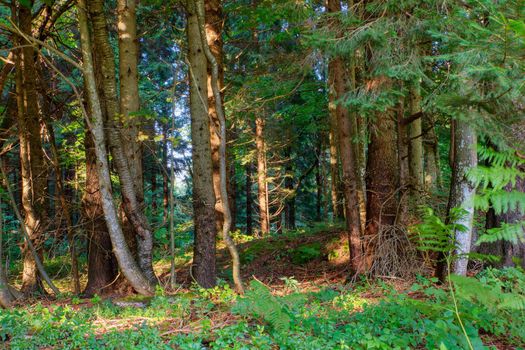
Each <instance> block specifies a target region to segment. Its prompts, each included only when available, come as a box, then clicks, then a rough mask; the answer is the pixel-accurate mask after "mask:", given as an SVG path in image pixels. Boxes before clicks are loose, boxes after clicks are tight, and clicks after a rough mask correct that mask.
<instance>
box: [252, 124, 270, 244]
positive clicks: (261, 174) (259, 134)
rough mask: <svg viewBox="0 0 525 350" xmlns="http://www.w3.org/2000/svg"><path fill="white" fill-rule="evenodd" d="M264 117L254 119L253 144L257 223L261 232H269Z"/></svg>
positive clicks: (263, 233)
mask: <svg viewBox="0 0 525 350" xmlns="http://www.w3.org/2000/svg"><path fill="white" fill-rule="evenodd" d="M264 125H265V122H264V119H262V118H260V117H258V118H257V119H256V120H255V146H256V147H257V185H258V200H259V224H260V227H261V234H262V235H266V234H268V233H269V232H270V218H269V215H268V209H269V208H268V193H267V191H268V184H267V182H266V142H265V141H264Z"/></svg>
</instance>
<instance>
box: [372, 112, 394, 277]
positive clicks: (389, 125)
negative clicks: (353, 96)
mask: <svg viewBox="0 0 525 350" xmlns="http://www.w3.org/2000/svg"><path fill="white" fill-rule="evenodd" d="M370 129H371V140H370V144H369V146H368V163H367V174H368V176H367V183H366V188H367V201H366V204H367V209H366V215H367V222H366V254H367V257H368V258H367V266H368V267H370V266H371V264H372V261H373V259H374V254H375V253H374V251H375V247H374V243H373V242H374V239H375V238H376V237H377V235H378V233H379V232H380V230H381V227H382V226H383V225H394V223H395V222H396V214H397V206H398V202H397V194H396V189H397V185H398V176H399V175H398V174H399V169H398V154H397V147H396V146H395V145H396V144H397V138H396V133H397V131H396V121H395V118H394V110H393V109H389V110H387V111H386V112H382V113H377V115H376V117H375V118H374V120H373V121H372V123H371V125H370Z"/></svg>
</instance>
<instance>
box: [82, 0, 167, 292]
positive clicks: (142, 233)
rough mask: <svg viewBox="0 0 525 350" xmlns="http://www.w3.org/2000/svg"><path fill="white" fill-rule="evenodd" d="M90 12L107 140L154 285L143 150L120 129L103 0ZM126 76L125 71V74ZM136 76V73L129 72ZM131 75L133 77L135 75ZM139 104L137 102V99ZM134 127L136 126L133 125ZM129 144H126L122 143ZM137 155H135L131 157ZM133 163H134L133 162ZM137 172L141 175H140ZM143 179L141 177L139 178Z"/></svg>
mask: <svg viewBox="0 0 525 350" xmlns="http://www.w3.org/2000/svg"><path fill="white" fill-rule="evenodd" d="M89 6H90V8H89V9H90V12H91V21H92V24H93V36H94V44H95V47H96V49H97V50H96V52H97V53H99V54H100V59H99V61H100V66H101V70H102V78H103V79H102V82H101V84H102V89H103V90H104V100H105V106H106V112H107V116H108V125H109V129H108V141H109V146H110V150H111V154H112V155H113V159H114V161H115V165H116V167H117V172H118V175H119V179H120V186H121V191H122V197H123V207H124V211H125V213H126V218H127V219H128V220H129V222H130V223H131V225H132V227H133V229H134V231H135V238H136V240H137V247H138V252H137V255H138V263H139V266H140V268H141V269H142V271H143V272H144V274H145V276H146V277H147V278H148V280H149V281H150V282H151V283H152V284H155V283H156V282H157V278H156V276H155V272H154V271H153V257H152V250H153V236H152V233H151V229H150V227H149V224H148V220H147V218H146V216H145V214H144V211H143V208H142V205H141V200H143V198H141V196H140V195H139V193H141V191H140V190H139V191H138V190H137V187H140V189H142V170H141V169H142V165H141V153H140V151H139V152H138V154H135V151H133V152H131V153H133V155H129V154H127V153H126V151H125V149H131V148H135V147H136V145H132V144H133V143H137V142H138V140H137V139H136V138H135V139H134V140H130V139H128V140H124V139H123V135H122V133H121V132H120V130H122V129H124V130H125V129H126V128H122V125H121V123H120V121H119V120H120V112H121V111H120V105H119V102H118V98H117V83H116V79H115V72H116V69H115V62H114V53H113V49H112V47H111V44H110V42H109V35H108V30H107V24H106V17H105V15H104V6H103V1H102V0H92V1H90V3H89ZM124 61H125V63H123V64H124V65H127V66H126V67H128V69H127V70H129V69H130V68H129V67H130V66H129V64H130V62H129V61H130V60H126V59H124ZM124 75H126V74H124ZM130 76H133V74H130ZM130 76H128V78H129V79H130V80H132V78H130ZM126 89H129V90H130V91H131V92H128V96H126V97H125V100H123V103H124V104H126V108H127V110H128V112H129V111H130V110H131V108H133V107H134V106H133V105H131V106H130V105H128V102H130V101H129V99H132V98H133V97H130V96H129V95H131V94H133V91H134V90H133V89H132V88H129V87H127V88H126ZM137 103H138V102H137ZM130 129H131V130H135V127H133V128H130ZM124 134H125V135H126V136H130V135H133V132H127V131H126V132H125V133H124ZM124 144H126V147H124V146H123V145H124ZM128 156H130V157H134V158H128ZM137 163H138V164H139V168H138V169H137V168H136V166H137V165H136V164H137ZM132 164H133V165H132ZM137 173H138V174H139V175H137ZM137 179H140V180H137Z"/></svg>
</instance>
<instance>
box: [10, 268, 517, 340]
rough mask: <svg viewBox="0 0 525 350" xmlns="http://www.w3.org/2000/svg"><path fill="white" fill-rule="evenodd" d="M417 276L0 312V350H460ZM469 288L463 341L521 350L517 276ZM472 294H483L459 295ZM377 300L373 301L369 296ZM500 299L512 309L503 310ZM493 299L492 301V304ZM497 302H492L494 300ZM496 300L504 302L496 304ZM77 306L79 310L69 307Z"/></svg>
mask: <svg viewBox="0 0 525 350" xmlns="http://www.w3.org/2000/svg"><path fill="white" fill-rule="evenodd" d="M435 283H436V281H435V280H433V279H428V278H424V277H419V278H418V280H417V283H415V284H414V285H413V286H412V287H411V288H410V289H408V290H406V291H403V292H397V291H396V290H395V289H394V288H392V287H391V286H390V285H389V284H387V283H379V282H377V283H373V284H369V283H367V282H366V281H364V282H361V283H359V284H356V285H353V286H352V287H350V286H343V285H332V286H330V287H325V288H324V289H321V290H319V291H317V292H304V291H301V290H300V289H299V288H298V287H297V285H296V284H294V283H293V281H291V280H290V281H287V284H288V285H289V288H288V291H289V293H288V294H286V295H283V296H276V295H274V294H272V293H271V290H270V289H269V288H268V287H267V286H266V285H264V284H263V283H262V282H259V281H257V280H253V281H252V282H251V283H250V288H249V290H248V292H247V293H246V295H245V296H244V297H237V296H236V295H235V293H234V292H233V291H232V290H231V289H230V288H229V286H228V285H227V284H225V283H222V284H221V286H219V287H216V288H214V289H211V290H203V289H199V288H193V289H191V290H189V291H185V292H184V293H178V294H176V295H166V294H165V293H164V292H163V291H162V290H159V291H158V292H157V295H156V296H155V297H153V298H152V299H151V300H148V302H147V303H145V304H144V306H127V307H126V306H124V307H123V306H119V305H120V304H119V303H117V302H116V300H109V299H108V300H101V299H100V298H93V299H91V300H88V301H87V302H88V303H87V304H82V303H86V301H82V300H75V302H74V303H73V302H71V303H69V304H70V305H68V306H60V305H50V306H44V305H41V304H37V305H33V306H29V307H18V308H14V309H12V310H7V311H6V310H2V311H0V339H1V343H0V344H2V345H0V347H3V348H12V349H36V348H61V349H102V348H104V349H227V348H228V349H276V348H278V349H305V350H306V349H412V348H424V349H464V348H467V343H466V339H465V336H464V333H463V332H462V330H461V329H460V326H459V325H458V322H457V318H456V314H455V312H454V307H453V304H452V300H451V297H450V293H449V292H448V291H447V290H446V289H443V288H442V287H438V286H436V285H435ZM469 283H470V284H465V283H464V284H463V285H461V283H460V284H458V285H457V297H458V303H459V305H458V307H459V312H460V315H461V319H462V321H463V323H464V325H465V329H466V332H467V334H468V336H469V339H470V342H471V344H472V345H473V346H474V348H475V349H490V348H495V347H491V344H492V342H499V343H501V342H504V343H505V344H506V345H507V346H511V347H514V348H520V347H521V348H523V347H524V346H525V314H524V309H523V308H521V307H519V305H515V304H517V303H518V302H519V301H521V300H523V298H525V287H524V286H525V273H524V271H523V270H521V269H517V268H506V269H501V270H498V269H486V270H485V271H483V272H482V273H480V274H479V275H478V276H477V277H476V278H475V279H471V281H469ZM465 288H467V289H468V288H471V289H472V288H474V289H478V290H480V291H490V293H489V294H487V293H485V294H483V295H481V293H478V294H476V293H472V291H471V292H468V290H467V291H463V290H462V289H465ZM370 294H377V295H381V298H379V299H377V298H372V299H371V298H367V297H365V296H366V295H370ZM505 295H507V296H509V295H512V296H513V298H514V299H516V300H514V299H513V300H514V302H513V303H512V302H511V303H510V304H504V303H505V302H506V301H507V302H508V300H507V299H505V298H506V297H505ZM494 296H496V297H495V298H496V299H497V300H493V299H490V298H492V297H494ZM496 301H498V302H499V304H498V303H496ZM502 303H503V304H502ZM75 304H79V305H75Z"/></svg>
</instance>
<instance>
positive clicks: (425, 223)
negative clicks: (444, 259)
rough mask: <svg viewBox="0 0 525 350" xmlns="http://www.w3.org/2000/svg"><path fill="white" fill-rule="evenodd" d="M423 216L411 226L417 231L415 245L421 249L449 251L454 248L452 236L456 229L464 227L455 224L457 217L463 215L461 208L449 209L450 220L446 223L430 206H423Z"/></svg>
mask: <svg viewBox="0 0 525 350" xmlns="http://www.w3.org/2000/svg"><path fill="white" fill-rule="evenodd" d="M422 213H423V218H422V222H421V223H420V224H417V225H415V226H414V227H413V228H414V230H415V232H416V233H417V236H415V239H417V241H416V243H417V247H418V249H419V250H422V251H431V252H441V253H446V254H448V253H450V252H451V251H452V250H453V249H454V248H455V243H454V237H455V232H456V231H462V230H465V229H466V228H465V227H464V226H463V225H460V224H456V222H457V221H458V220H457V219H459V218H461V217H462V216H463V215H465V211H464V210H463V209H460V208H459V209H458V208H453V209H452V210H451V211H450V222H452V223H451V224H446V223H445V222H443V220H441V218H440V217H439V216H437V215H435V214H434V211H433V210H432V209H431V208H423V210H422Z"/></svg>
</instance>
